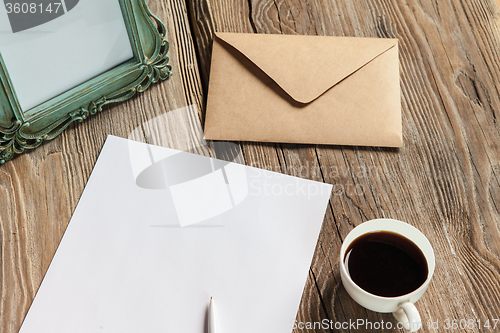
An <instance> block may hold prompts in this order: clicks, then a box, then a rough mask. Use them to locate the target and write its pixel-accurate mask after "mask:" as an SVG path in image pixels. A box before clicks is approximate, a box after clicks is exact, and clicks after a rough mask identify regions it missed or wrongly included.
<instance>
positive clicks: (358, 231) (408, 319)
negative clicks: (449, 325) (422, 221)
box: [340, 219, 436, 332]
mask: <svg viewBox="0 0 500 333" xmlns="http://www.w3.org/2000/svg"><path fill="white" fill-rule="evenodd" d="M375 231H390V232H393V233H397V234H399V235H401V236H403V237H405V238H407V239H409V240H411V241H412V242H413V243H415V245H417V246H418V247H419V248H420V250H421V251H422V253H423V254H424V256H425V260H427V268H428V274H427V279H426V280H425V282H424V283H423V284H422V285H421V286H420V287H419V288H418V289H416V290H414V291H412V292H411V293H409V294H406V295H402V296H397V297H382V296H377V295H374V294H371V293H369V292H367V291H365V290H363V289H361V288H360V287H359V286H358V285H356V283H354V281H353V280H352V279H351V277H350V276H349V273H348V270H347V269H346V265H345V263H344V257H345V255H346V250H347V248H348V247H349V245H351V243H352V242H353V241H354V240H355V239H356V238H358V237H359V236H361V235H364V234H366V233H371V232H375ZM435 265H436V263H435V258H434V251H433V250H432V247H431V244H430V243H429V240H428V239H427V238H426V237H425V236H424V235H423V234H422V233H421V232H420V231H419V230H418V229H416V228H414V227H412V226H411V225H409V224H408V223H405V222H401V221H397V220H391V219H377V220H371V221H367V222H365V223H362V224H360V225H359V226H357V227H356V228H354V229H353V230H352V231H351V232H350V233H349V234H348V235H347V237H346V238H345V240H344V243H343V244H342V247H341V248H340V277H341V278H342V283H343V284H344V287H345V289H346V291H347V293H348V294H349V295H350V296H351V297H352V298H353V299H354V300H355V301H356V302H357V303H358V304H360V305H361V306H363V307H365V308H367V309H369V310H372V311H375V312H382V313H388V312H392V314H393V315H394V317H395V318H396V319H397V320H398V321H399V322H400V323H402V324H403V326H404V327H405V328H406V329H407V330H408V331H410V332H415V331H417V330H418V329H420V328H421V326H422V320H421V319H420V315H419V313H418V310H417V308H416V307H415V305H414V303H415V302H416V301H418V299H419V298H420V297H422V295H423V294H424V292H425V290H426V289H427V286H428V285H429V283H430V281H431V278H432V274H433V273H434V268H435Z"/></svg>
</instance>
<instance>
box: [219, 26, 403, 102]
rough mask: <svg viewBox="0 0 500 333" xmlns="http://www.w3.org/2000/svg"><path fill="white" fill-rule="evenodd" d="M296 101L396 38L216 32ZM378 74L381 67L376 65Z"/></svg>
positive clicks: (311, 97)
mask: <svg viewBox="0 0 500 333" xmlns="http://www.w3.org/2000/svg"><path fill="white" fill-rule="evenodd" d="M216 36H217V37H218V38H219V39H221V40H223V41H224V42H226V43H227V44H229V45H231V46H232V47H233V48H235V49H236V50H238V51H239V52H240V53H241V54H243V55H244V56H245V57H247V58H248V59H249V60H250V61H252V62H253V63H254V64H255V65H256V66H258V67H259V68H260V69H261V70H262V71H264V72H265V73H266V74H267V75H268V76H269V77H270V78H272V79H273V80H274V81H275V82H276V83H277V84H278V85H279V86H280V87H281V88H282V89H283V90H284V91H285V92H286V93H287V94H288V95H290V96H291V97H292V98H293V99H294V100H296V101H297V102H300V103H310V102H312V101H313V100H315V99H316V98H318V97H319V96H321V95H322V94H323V93H324V92H326V91H327V90H328V89H330V88H331V87H333V86H334V85H336V84H337V83H339V82H340V81H342V80H344V79H345V78H346V77H348V76H349V75H351V74H353V73H354V72H356V71H357V70H358V69H360V68H361V67H363V66H365V65H367V64H369V63H370V62H371V61H372V60H373V59H375V58H376V57H378V56H379V55H381V54H382V53H384V52H386V51H388V50H389V49H392V48H393V47H395V46H396V45H397V43H398V41H397V39H381V38H359V37H326V36H298V35H265V34H240V33H216ZM380 71H381V75H382V74H383V72H384V71H385V69H384V68H381V69H380Z"/></svg>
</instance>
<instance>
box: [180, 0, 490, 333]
mask: <svg viewBox="0 0 500 333" xmlns="http://www.w3.org/2000/svg"><path fill="white" fill-rule="evenodd" d="M188 9H189V13H190V17H191V24H192V26H193V32H194V33H195V37H194V39H195V42H196V46H197V51H198V55H199V63H200V72H201V73H202V82H203V85H204V91H207V85H208V81H209V71H210V48H209V47H210V44H211V39H212V34H213V32H214V31H220V32H246V33H251V32H256V33H275V34H276V33H278V34H279V33H284V34H305V35H329V36H354V37H379V38H398V39H399V41H400V61H401V67H400V68H401V89H402V110H403V133H404V141H405V145H404V147H403V148H402V149H399V150H392V149H377V148H361V147H350V148H344V147H332V146H317V147H313V146H297V145H285V144H283V145H274V146H271V145H269V146H265V147H262V148H261V147H256V146H254V145H253V144H247V143H245V144H242V149H243V151H251V153H250V152H249V153H247V154H246V155H245V157H248V155H251V156H252V157H253V158H254V159H255V160H257V161H260V162H261V163H264V164H261V165H260V167H263V168H270V169H274V170H276V171H282V172H285V173H289V174H295V175H298V176H300V177H304V178H309V179H314V180H322V181H325V182H327V183H330V184H333V185H334V193H333V194H332V197H331V200H330V207H329V210H328V212H327V216H326V218H325V223H324V225H323V230H322V233H321V236H320V241H319V243H318V247H317V250H316V254H315V257H314V260H313V264H312V267H311V271H310V274H309V280H308V283H307V285H306V288H305V290H304V295H303V299H302V304H301V308H300V311H299V313H298V317H297V320H299V321H312V322H315V321H321V320H322V319H325V318H327V319H331V320H334V321H340V322H343V321H348V320H349V319H352V320H355V319H357V318H364V319H367V320H370V321H372V322H373V321H379V322H380V321H381V320H384V321H387V320H390V321H393V319H392V317H391V315H386V314H376V313H373V312H371V311H366V310H364V309H363V308H361V307H360V306H358V305H357V304H356V303H354V302H353V301H352V300H351V299H350V298H349V296H348V295H347V294H346V292H345V289H344V288H343V287H342V285H341V282H340V276H339V271H338V260H339V258H338V253H339V250H340V245H341V242H342V239H343V238H344V237H345V236H346V235H347V233H348V232H349V231H350V230H351V229H352V228H354V227H355V226H356V225H358V224H360V223H362V222H364V221H366V220H369V219H373V218H380V217H388V218H396V219H400V220H403V221H406V222H408V223H410V224H412V225H414V226H416V227H417V228H419V229H420V230H421V231H422V232H423V233H424V234H425V235H427V237H428V238H429V239H430V241H431V243H432V245H433V247H434V250H435V252H436V261H437V269H436V272H435V275H434V279H433V282H432V283H431V285H430V287H429V289H428V292H427V293H426V294H425V295H424V297H423V298H422V299H421V300H420V301H419V302H418V308H419V309H420V312H421V316H422V319H423V321H424V323H427V321H428V320H432V321H436V320H439V321H440V323H441V328H443V326H442V325H443V324H444V320H445V319H447V318H448V319H450V320H453V319H457V320H460V319H466V320H468V319H474V320H481V321H482V322H483V323H484V322H485V321H486V320H487V319H490V320H491V319H494V318H499V317H500V305H499V304H500V302H499V298H500V260H499V259H500V230H499V221H500V219H499V218H500V216H499V210H498V208H497V207H499V205H498V201H499V200H500V196H499V194H500V192H499V171H500V168H499V157H500V150H499V146H498V142H499V125H498V122H497V114H498V112H499V110H500V95H499V91H498V82H499V76H500V66H499V65H500V56H499V53H498V50H499V49H500V38H499V36H500V34H499V29H500V25H499V7H498V3H497V2H496V1H479V0H471V1H459V2H453V3H444V2H438V1H436V0H415V1H377V2H373V1H367V0H356V1H328V0H308V1H298V0H274V1H273V0H235V1H231V2H230V5H229V2H228V1H224V0H195V1H191V2H188ZM332 65H334V64H332ZM271 148H274V149H275V150H276V155H277V161H272V160H269V161H266V160H259V158H260V156H269V155H272V154H274V152H273V149H271ZM246 162H247V163H249V162H251V161H250V160H248V159H246ZM276 162H278V164H276ZM300 170H308V171H307V172H302V173H301V172H300ZM497 329H498V328H497ZM302 331H303V332H309V331H310V332H323V331H330V330H322V329H316V330H314V329H313V330H302ZM341 331H342V330H341ZM344 331H345V330H344ZM347 331H348V330H347ZM368 331H370V330H368ZM373 331H376V330H373ZM389 331H391V330H389ZM392 331H396V330H392ZM423 331H436V330H429V329H428V328H424V329H423ZM438 331H439V330H438ZM456 331H467V332H471V331H479V329H478V327H477V326H476V327H475V329H463V330H461V329H458V330H456Z"/></svg>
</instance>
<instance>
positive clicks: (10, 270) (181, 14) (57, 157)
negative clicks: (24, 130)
mask: <svg viewBox="0 0 500 333" xmlns="http://www.w3.org/2000/svg"><path fill="white" fill-rule="evenodd" d="M148 4H149V6H150V8H151V10H152V12H153V13H155V15H157V16H158V17H159V18H160V19H161V20H162V22H164V24H165V25H166V27H167V39H168V41H169V42H170V52H169V55H170V58H171V64H172V66H173V71H174V75H173V76H172V78H170V79H169V80H167V81H165V82H163V83H160V84H157V85H154V86H152V87H151V88H150V89H149V90H147V91H146V92H144V93H142V94H140V95H139V96H136V97H134V98H133V99H131V100H129V101H127V102H125V103H122V104H116V105H112V106H106V107H105V110H104V111H103V112H102V113H101V114H99V115H96V116H95V117H93V118H91V119H89V120H87V121H84V122H83V123H81V124H75V125H71V126H70V128H69V129H68V130H66V131H65V132H64V133H63V134H62V135H61V136H59V137H58V138H56V139H55V140H53V141H51V142H48V143H46V144H44V145H43V146H42V147H40V148H38V149H36V150H34V151H30V152H28V153H27V154H24V155H21V156H19V157H17V158H15V159H14V160H13V161H11V162H9V163H6V164H5V165H4V166H2V167H1V168H0V267H1V269H0V332H2V333H17V332H18V330H19V327H20V326H21V323H22V321H23V319H24V316H25V315H26V313H27V311H28V308H29V306H30V305H31V302H32V300H33V298H34V296H35V294H36V292H37V290H38V287H39V285H40V283H41V281H42V278H43V276H44V275H45V272H46V270H47V268H48V266H49V264H50V261H51V260H52V257H53V255H54V253H55V251H56V248H57V246H58V244H59V242H60V240H61V237H62V235H63V233H64V231H65V229H66V226H67V224H68V222H69V220H70V218H71V214H72V213H73V211H74V209H75V207H76V204H77V202H78V200H79V198H80V195H81V194H82V191H83V189H84V186H85V184H86V182H87V179H88V177H89V176H90V173H91V171H92V168H93V166H94V164H95V162H96V160H97V157H98V155H99V152H100V150H101V148H102V145H103V144H104V141H105V139H106V137H107V135H109V134H112V135H116V136H120V137H124V138H127V137H129V135H130V134H131V133H132V132H133V130H134V129H136V128H137V127H140V126H141V125H142V124H144V123H146V122H147V121H149V120H152V119H155V118H156V117H159V116H162V115H164V114H165V113H167V112H169V111H172V110H176V109H179V108H184V107H186V106H191V108H192V109H193V110H201V104H200V103H201V99H202V95H201V82H200V79H199V73H198V66H197V61H196V54H195V50H194V46H193V43H192V39H191V32H190V30H189V23H188V21H187V15H186V5H185V3H184V1H179V0H169V1H168V0H165V1H160V0H149V1H148ZM148 134H150V135H152V137H151V138H143V139H144V140H143V141H149V140H151V141H152V142H153V143H157V142H158V141H160V139H163V140H164V141H165V142H168V141H169V137H168V136H166V130H165V129H163V128H156V129H155V130H153V131H149V132H148ZM171 146H173V147H175V143H171Z"/></svg>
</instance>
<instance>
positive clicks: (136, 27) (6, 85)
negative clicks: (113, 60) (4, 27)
mask: <svg viewBox="0 0 500 333" xmlns="http://www.w3.org/2000/svg"><path fill="white" fill-rule="evenodd" d="M118 1H119V2H120V6H121V8H122V12H123V17H124V19H125V25H126V27H127V31H128V35H129V37H130V42H131V45H132V49H133V52H134V58H133V59H131V60H129V61H127V62H125V63H123V64H121V65H119V66H117V67H115V68H113V69H111V70H110V71H108V72H106V73H103V74H101V75H99V76H98V77H95V78H93V79H91V80H89V81H87V82H85V83H83V84H81V85H79V86H77V87H75V88H73V89H71V90H69V91H67V92H65V93H63V94H61V95H59V96H57V97H55V98H53V99H51V100H49V101H47V102H45V103H43V104H41V105H39V106H37V107H35V108H33V109H31V110H29V111H28V112H26V113H24V112H23V111H22V110H21V108H20V106H19V102H18V100H17V97H16V93H15V90H14V88H13V86H12V82H11V80H10V78H9V75H8V72H7V68H6V67H5V63H4V62H3V59H2V56H1V54H0V164H4V163H5V162H7V161H9V160H11V159H12V158H13V157H14V156H15V155H16V154H21V153H23V152H25V150H26V149H33V148H36V147H38V146H40V145H41V144H42V143H43V142H44V141H45V140H51V139H53V138H55V137H56V136H58V135H59V134H60V133H61V132H62V131H63V130H64V129H65V128H66V127H68V125H69V124H71V123H72V122H75V121H79V122H82V121H83V120H85V119H86V118H87V117H89V116H91V115H94V114H96V113H98V112H100V111H102V107H103V106H104V105H106V104H109V103H115V102H121V101H125V100H127V99H129V98H131V97H132V96H134V95H135V94H136V93H138V92H143V91H144V90H146V89H147V88H148V87H149V86H150V85H151V84H152V83H156V82H158V81H159V80H166V79H168V78H169V77H170V76H171V75H172V72H171V70H172V67H171V66H170V65H169V64H168V62H169V57H168V56H167V53H168V48H169V44H168V41H167V40H165V34H166V29H165V25H163V23H162V22H161V21H160V20H159V19H158V18H157V17H156V16H155V15H153V14H152V13H151V11H150V9H149V8H148V6H147V4H146V2H145V1H146V0H118Z"/></svg>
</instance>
